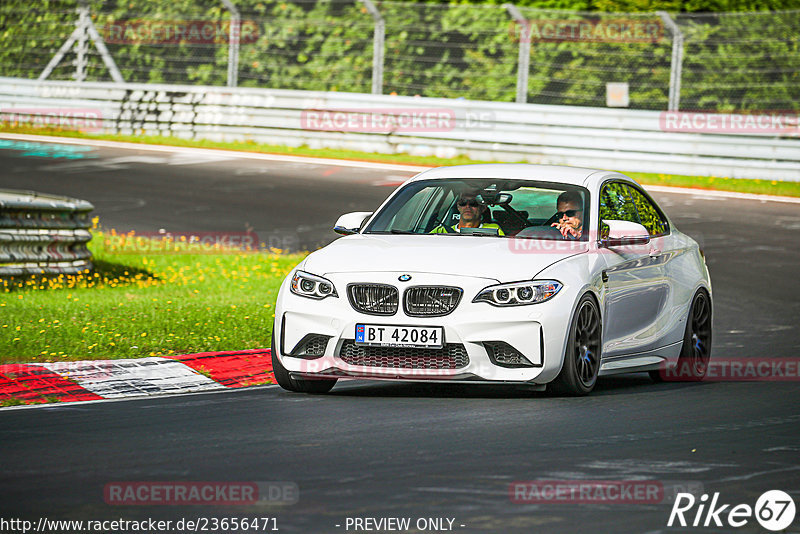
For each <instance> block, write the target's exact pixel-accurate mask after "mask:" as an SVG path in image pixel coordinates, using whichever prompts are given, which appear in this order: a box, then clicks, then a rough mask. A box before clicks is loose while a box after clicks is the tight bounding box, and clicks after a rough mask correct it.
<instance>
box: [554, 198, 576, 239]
mask: <svg viewBox="0 0 800 534" xmlns="http://www.w3.org/2000/svg"><path fill="white" fill-rule="evenodd" d="M556 210H557V211H556V215H555V217H556V222H554V223H553V224H551V225H550V226H552V227H554V228H556V229H557V230H558V231H559V232H561V236H562V237H564V239H580V238H581V233H582V232H583V197H582V196H581V194H580V193H579V192H577V191H575V190H572V191H564V192H563V193H561V194H560V195H558V200H556Z"/></svg>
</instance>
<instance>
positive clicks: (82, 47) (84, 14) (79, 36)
mask: <svg viewBox="0 0 800 534" xmlns="http://www.w3.org/2000/svg"><path fill="white" fill-rule="evenodd" d="M76 26H77V27H76V28H75V31H73V32H72V34H71V35H70V36H69V38H68V39H67V40H66V41H64V44H63V45H61V48H59V49H58V52H56V55H54V56H53V57H52V59H50V62H49V63H48V64H47V66H46V67H45V68H44V70H43V71H42V73H41V74H40V75H39V80H46V79H47V77H48V76H50V73H51V72H53V69H54V68H56V66H57V65H58V64H59V63H60V62H61V60H62V59H64V56H65V55H66V53H67V52H69V49H70V48H72V45H74V44H75V42H76V41H77V43H78V46H77V47H76V48H77V50H75V52H76V54H77V58H76V59H75V80H76V81H79V82H82V81H84V80H85V79H86V52H87V48H88V47H87V44H86V43H87V34H88V36H89V37H91V39H92V41H93V42H94V46H95V48H97V51H98V52H100V57H101V58H103V63H105V65H106V68H107V69H108V72H110V73H111V78H112V79H113V80H114V81H115V82H117V83H125V79H124V78H123V77H122V74H121V73H120V71H119V68H117V64H116V63H115V62H114V58H112V57H111V54H110V53H109V52H108V48H106V44H105V43H104V42H103V38H102V37H101V36H100V33H98V31H97V28H95V27H94V23H93V22H92V17H91V15H90V13H89V5H88V4H87V3H86V0H80V5H79V6H78V22H77V24H76Z"/></svg>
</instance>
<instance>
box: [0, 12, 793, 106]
mask: <svg viewBox="0 0 800 534" xmlns="http://www.w3.org/2000/svg"><path fill="white" fill-rule="evenodd" d="M235 3H236V5H237V6H238V8H239V10H240V11H241V14H242V21H243V34H245V33H246V34H247V38H245V39H244V40H243V42H242V44H241V47H240V51H239V68H238V71H237V72H238V85H240V86H245V87H269V88H277V89H304V90H314V91H347V92H359V93H368V92H370V90H371V79H372V56H373V31H374V27H375V23H374V21H373V18H372V15H371V14H370V13H369V12H368V10H367V9H366V7H365V6H364V5H363V4H362V3H360V2H358V1H357V0H307V1H303V2H300V1H295V2H289V1H283V0H236V1H235ZM501 4H502V1H501V0H493V1H492V2H488V3H482V4H477V3H469V2H455V3H451V4H438V3H433V2H428V3H410V2H399V1H383V2H377V6H378V9H379V11H380V12H381V14H382V16H383V18H384V20H385V21H386V26H385V61H384V78H383V88H382V92H383V93H384V94H392V93H395V94H400V95H421V96H429V97H444V98H466V99H476V100H493V101H504V102H512V101H514V99H515V95H516V79H517V57H518V53H519V39H520V33H519V27H518V26H517V25H516V24H515V23H514V22H512V20H511V18H510V16H509V14H508V12H507V10H506V9H505V8H504V7H503V6H502V5H501ZM516 4H517V5H519V6H521V10H522V12H523V16H525V17H526V19H528V20H532V21H540V22H547V21H550V22H552V21H556V22H557V21H565V20H567V21H584V22H586V21H589V23H590V24H595V25H596V24H598V23H600V24H602V23H614V22H627V23H632V24H650V25H656V26H657V27H658V28H659V31H658V36H657V38H656V39H651V40H630V39H627V40H626V39H618V40H615V39H600V40H586V39H577V40H571V41H570V40H563V39H561V40H548V39H533V41H532V43H531V52H530V53H531V56H530V77H529V84H528V102H533V103H541V104H565V105H583V106H601V107H602V106H605V99H606V83H608V82H628V84H629V88H630V100H631V107H633V108H637V109H655V110H660V109H665V108H666V106H667V98H668V92H669V78H670V64H671V57H672V35H671V32H670V31H669V30H668V29H667V28H666V27H665V26H664V25H663V23H662V21H661V19H660V17H659V16H658V15H655V14H654V13H653V12H654V11H656V10H666V11H670V12H672V13H678V12H681V11H682V12H683V14H681V15H678V16H677V20H678V24H679V26H680V27H681V30H682V32H683V34H684V37H685V55H684V61H683V76H682V90H681V108H682V109H702V110H719V111H731V110H737V111H741V110H797V109H799V108H800V83H798V82H800V39H798V37H797V36H798V34H800V11H786V12H782V13H769V12H759V13H733V14H690V12H698V11H708V10H715V11H719V10H731V11H750V10H764V9H791V8H798V7H800V0H768V1H766V2H756V1H755V0H689V1H687V2H683V1H679V0H520V1H519V2H516ZM76 6H77V0H33V1H32V2H24V1H23V0H5V1H4V2H2V5H0V20H2V21H3V24H2V30H0V44H2V46H0V75H2V76H17V77H23V78H35V77H37V76H38V75H39V74H40V73H41V72H42V70H43V69H44V67H45V65H46V64H47V63H48V61H49V60H50V59H51V58H52V57H53V55H54V54H55V53H56V51H57V50H58V49H59V47H60V46H61V45H62V43H63V42H64V41H65V40H66V39H67V38H68V37H69V35H70V34H71V33H72V31H73V29H74V25H75V21H76V20H77V15H76ZM90 6H91V9H92V18H93V21H94V24H95V25H96V27H97V28H98V30H99V31H100V33H101V34H102V35H103V36H104V37H105V39H106V41H107V46H108V49H109V51H110V53H111V55H112V56H113V57H114V58H115V61H116V63H117V65H118V66H119V68H120V70H121V72H122V75H123V77H124V78H125V80H127V81H130V82H143V83H175V84H186V83H189V84H203V85H217V86H222V85H225V84H226V83H227V78H228V69H227V65H228V59H229V50H228V43H227V32H228V25H229V22H230V18H231V14H230V13H229V12H228V11H227V10H226V9H225V8H224V7H223V6H222V3H221V2H220V1H219V0H179V1H174V2H153V1H152V0H124V1H123V0H109V1H103V0H91V1H90ZM554 9H562V10H563V9H571V10H572V11H556V10H554ZM579 11H580V13H579ZM673 16H675V15H673ZM204 22H207V23H209V24H210V25H211V27H215V28H217V29H218V30H219V33H218V34H216V35H215V36H213V37H212V38H210V39H205V40H203V39H201V40H197V39H195V40H192V39H173V40H172V41H169V40H164V39H162V40H160V41H159V39H157V38H156V39H148V38H146V37H147V36H148V35H151V34H152V33H153V32H157V31H162V32H163V31H172V32H173V33H174V31H176V28H179V27H180V25H181V24H184V25H186V24H189V25H191V24H193V23H199V24H201V25H202V24H203V23H204ZM121 28H122V29H125V31H126V32H127V33H124V34H122V35H124V38H121V39H114V38H113V36H114V35H116V34H115V33H114V32H115V31H118V30H120V29H121ZM137 32H140V34H138V35H140V37H138V38H137ZM148 32H150V33H148ZM141 35H144V36H145V38H142V37H141ZM74 58H75V55H74V54H73V53H70V54H68V55H67V56H66V57H65V59H64V61H62V62H61V64H60V65H59V66H58V67H57V68H56V69H55V71H54V72H53V73H52V74H51V76H50V78H51V79H71V78H72V76H73V74H74V71H75V67H74V66H73V65H72V63H71V62H72V60H73V59H74ZM86 74H87V80H90V81H91V80H109V79H110V76H109V73H108V71H107V69H106V67H105V66H104V65H103V63H102V61H101V58H100V56H99V54H98V53H97V51H96V50H95V49H94V48H93V47H90V50H89V54H88V64H87V70H86Z"/></svg>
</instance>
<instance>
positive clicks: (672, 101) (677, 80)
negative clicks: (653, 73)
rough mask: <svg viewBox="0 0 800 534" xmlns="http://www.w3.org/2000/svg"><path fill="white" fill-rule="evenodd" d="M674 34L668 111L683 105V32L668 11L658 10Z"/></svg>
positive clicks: (676, 109) (675, 109)
mask: <svg viewBox="0 0 800 534" xmlns="http://www.w3.org/2000/svg"><path fill="white" fill-rule="evenodd" d="M656 13H657V14H658V16H659V17H661V20H662V21H664V25H665V26H667V28H669V31H670V33H671V34H672V63H670V68H669V102H668V104H667V111H678V109H680V105H681V72H682V70H683V32H681V29H680V27H679V26H678V25H677V24H676V23H675V21H674V20H672V17H670V16H669V13H667V12H666V11H656Z"/></svg>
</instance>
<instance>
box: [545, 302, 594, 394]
mask: <svg viewBox="0 0 800 534" xmlns="http://www.w3.org/2000/svg"><path fill="white" fill-rule="evenodd" d="M602 346H603V344H602V328H601V322H600V309H599V308H598V306H597V302H595V300H594V298H592V296H591V295H589V294H588V293H587V294H586V295H584V296H583V297H581V300H580V301H579V302H578V306H577V308H576V310H575V316H574V317H573V318H572V324H571V325H570V327H569V334H568V336H567V350H566V352H565V353H564V364H563V365H562V367H561V372H560V373H559V374H558V376H557V377H556V379H555V380H554V381H553V382H551V384H550V388H551V389H552V391H553V392H555V393H558V394H562V395H570V396H582V395H588V394H589V393H591V391H592V390H593V389H594V386H595V384H596V383H597V375H598V373H599V372H600V355H601V350H602Z"/></svg>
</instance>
